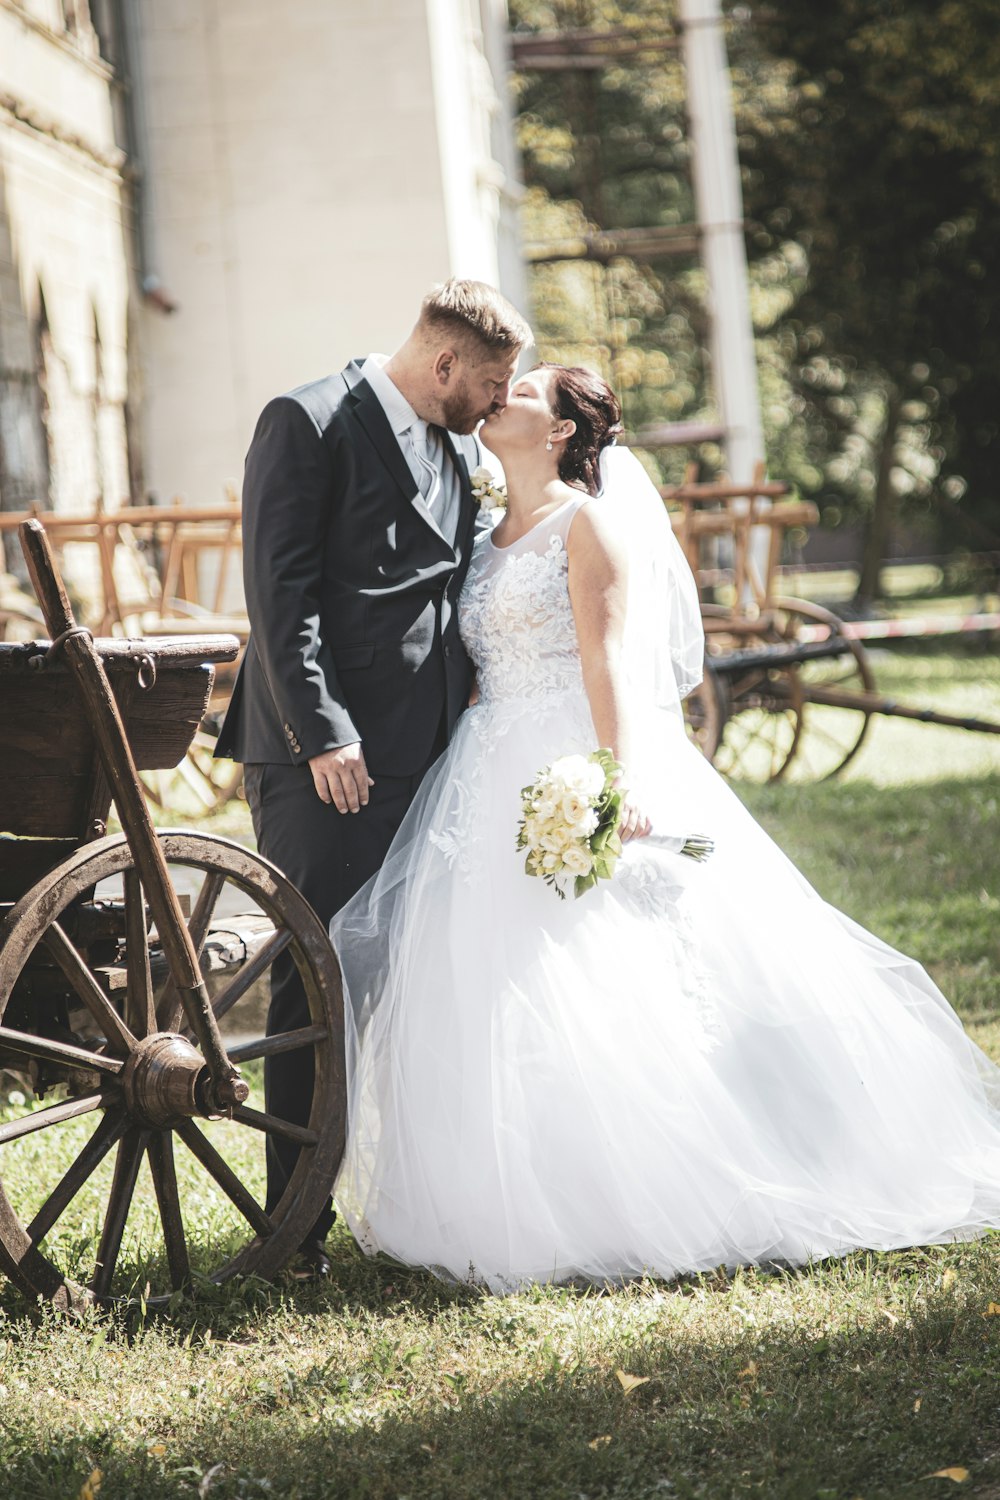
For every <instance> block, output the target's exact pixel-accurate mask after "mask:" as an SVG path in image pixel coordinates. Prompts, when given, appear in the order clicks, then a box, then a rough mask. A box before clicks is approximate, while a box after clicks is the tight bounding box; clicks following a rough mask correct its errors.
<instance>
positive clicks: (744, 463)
mask: <svg viewBox="0 0 1000 1500" xmlns="http://www.w3.org/2000/svg"><path fill="white" fill-rule="evenodd" d="M677 9H678V17H679V20H680V24H681V28H682V31H681V35H682V40H683V48H684V65H685V69H686V71H687V104H688V115H689V117H690V121H691V149H692V156H693V167H694V187H695V202H696V204H697V210H698V220H699V223H700V226H701V233H702V263H703V265H704V267H705V273H706V275H707V278H708V312H709V326H710V330H711V333H710V352H711V360H712V381H713V385H714V388H715V395H716V401H717V403H718V407H719V416H720V418H721V421H722V425H723V427H724V428H725V437H724V443H725V449H726V461H727V464H728V468H729V474H730V477H731V478H732V479H735V480H738V481H739V482H741V483H743V482H746V481H749V479H750V478H751V476H752V474H753V467H754V464H755V463H756V462H757V461H758V460H759V459H762V458H764V436H763V430H762V426H761V417H760V397H759V394H758V389H757V364H756V359H755V356H754V343H753V323H752V321H751V318H750V298H749V289H748V283H747V262H746V251H745V248H744V242H743V194H742V191H741V189H740V168H739V159H738V157H737V153H736V131H735V128H734V125H733V104H732V94H731V90H730V84H729V69H728V64H727V61H726V48H725V38H724V35H723V29H722V26H723V21H722V13H721V10H720V7H719V0H678V4H677ZM755 550H756V549H755Z"/></svg>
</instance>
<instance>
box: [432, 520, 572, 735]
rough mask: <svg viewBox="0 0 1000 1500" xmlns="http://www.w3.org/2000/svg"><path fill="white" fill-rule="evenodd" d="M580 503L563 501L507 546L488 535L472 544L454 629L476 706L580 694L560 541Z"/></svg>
mask: <svg viewBox="0 0 1000 1500" xmlns="http://www.w3.org/2000/svg"><path fill="white" fill-rule="evenodd" d="M586 500H587V496H586V495H580V496H579V497H576V496H574V497H573V498H572V499H571V500H567V501H566V503H565V504H564V505H562V506H560V508H559V509H558V510H556V511H553V512H552V514H551V515H548V516H546V518H545V519H544V520H543V521H540V522H539V524H538V525H537V526H534V527H533V528H532V529H531V531H529V532H527V533H526V534H525V535H524V536H522V537H521V538H519V540H518V541H516V542H512V543H511V544H510V545H509V546H507V547H497V546H496V545H495V544H494V543H493V541H492V539H491V538H490V536H489V535H484V536H482V537H481V538H480V539H479V541H478V543H477V544H476V549H475V551H474V553H473V555H472V560H471V562H470V564H469V574H468V577H467V579H466V582H465V587H464V588H463V590H462V595H461V598H460V600H459V606H458V623H459V629H460V631H461V634H462V640H463V641H464V642H465V646H466V650H467V651H468V653H469V655H470V656H471V657H472V660H473V661H474V662H475V664H476V670H477V672H478V675H479V696H480V701H481V702H482V703H483V704H487V705H491V704H500V703H504V702H509V701H512V700H519V699H520V700H523V699H535V698H549V697H551V696H552V695H553V694H561V693H566V692H583V677H582V674H581V670H580V651H579V647H578V645H577V639H576V625H575V623H574V620H573V609H572V606H571V604H570V598H569V586H568V579H567V569H568V557H567V553H566V537H567V535H568V534H569V528H570V524H571V522H572V520H573V517H574V516H575V514H576V512H577V510H578V509H579V508H580V506H581V505H583V504H585V503H586Z"/></svg>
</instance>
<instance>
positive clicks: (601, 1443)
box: [587, 1432, 611, 1453]
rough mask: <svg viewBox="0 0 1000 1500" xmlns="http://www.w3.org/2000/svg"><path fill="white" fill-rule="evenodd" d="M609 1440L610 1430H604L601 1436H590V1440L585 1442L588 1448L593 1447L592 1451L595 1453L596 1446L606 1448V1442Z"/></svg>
mask: <svg viewBox="0 0 1000 1500" xmlns="http://www.w3.org/2000/svg"><path fill="white" fill-rule="evenodd" d="M610 1441H611V1434H610V1432H606V1433H604V1435H603V1437H598V1438H592V1439H591V1440H590V1442H589V1443H588V1444H587V1447H588V1448H593V1449H594V1451H595V1453H596V1451H597V1449H598V1448H606V1447H607V1446H608V1444H609V1443H610Z"/></svg>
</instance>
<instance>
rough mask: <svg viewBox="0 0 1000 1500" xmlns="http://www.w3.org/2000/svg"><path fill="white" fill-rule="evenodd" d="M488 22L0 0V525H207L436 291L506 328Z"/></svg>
mask: <svg viewBox="0 0 1000 1500" xmlns="http://www.w3.org/2000/svg"><path fill="white" fill-rule="evenodd" d="M506 25H507V18H506V7H505V3H504V0H364V3H363V4H358V3H357V0H296V4H295V5H288V6H275V5H274V4H273V3H272V0H89V3H88V0H0V507H2V508H3V509H6V510H10V509H20V508H21V507H23V506H24V505H26V504H29V503H32V502H36V503H40V504H42V505H49V504H50V505H52V506H53V507H54V508H56V509H59V510H64V511H74V510H83V509H88V508H90V507H92V506H93V505H94V504H95V503H98V502H103V503H104V504H105V505H106V506H109V507H111V506H117V505H119V504H121V503H123V502H127V500H128V498H129V497H130V496H131V497H132V498H133V499H135V500H139V499H142V498H144V497H145V495H146V494H147V493H151V494H153V495H154V496H155V497H156V498H158V499H162V500H167V499H169V498H171V497H172V496H174V495H181V496H182V497H183V498H184V499H186V500H188V501H190V502H192V503H204V504H213V503H216V502H217V501H218V500H219V499H220V498H221V495H222V491H223V486H224V485H225V484H226V483H227V482H235V483H236V484H237V485H238V482H239V477H240V473H241V470H242V462H243V456H244V453H245V451H246V447H247V444H248V442H249V439H250V436H251V434H252V431H253V425H254V421H255V418H256V415H257V412H258V411H259V409H260V407H261V406H262V405H263V403H264V402H265V401H266V400H267V399H268V398H269V397H270V396H272V395H274V394H275V393H277V392H279V391H281V390H284V389H287V388H289V387H291V386H293V385H296V384H298V383H300V382H301V381H304V380H308V379H311V378H313V377H315V376H318V375H321V374H324V373H326V372H327V371H329V370H331V369H334V368H339V367H340V365H342V364H343V363H344V362H345V361H346V360H347V359H348V358H350V357H351V356H352V355H355V354H358V353H365V352H367V351H368V350H369V349H372V348H382V349H387V348H389V347H391V346H393V345H394V344H395V343H396V342H398V341H399V340H400V339H401V338H402V337H403V336H404V335H405V334H406V332H407V331H408V329H409V327H410V325H411V323H412V321H413V317H414V314H415V311H416V308H417V305H418V302H419V299H420V296H421V295H422V293H423V292H424V290H426V288H427V287H428V286H429V285H430V284H431V283H433V282H435V281H438V280H441V279H443V278H444V277H445V276H448V275H450V274H460V275H473V276H479V277H482V278H483V279H485V280H488V281H491V282H494V283H495V284H498V285H500V286H501V287H502V288H503V289H504V290H505V291H506V292H507V293H508V295H510V296H511V297H512V298H513V300H515V301H516V302H518V303H519V304H520V305H522V306H523V305H524V302H525V294H524V287H523V284H522V280H521V277H522V271H521V262H520V257H519V255H518V250H517V236H516V228H515V199H516V187H515V186H514V182H515V175H516V174H515V169H514V152H513V144H512V137H511V131H510V120H509V114H508V106H507V104H506V102H505V92H506V91H505V81H504V75H505V71H506Z"/></svg>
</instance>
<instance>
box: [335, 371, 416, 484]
mask: <svg viewBox="0 0 1000 1500" xmlns="http://www.w3.org/2000/svg"><path fill="white" fill-rule="evenodd" d="M351 396H352V397H353V400H354V415H355V416H356V417H357V419H358V421H359V422H360V423H361V425H362V427H363V428H364V429H365V432H366V433H367V434H368V436H369V438H370V439H371V443H372V447H373V448H374V449H375V452H376V453H377V454H378V456H379V458H380V459H381V460H382V462H383V463H384V464H385V466H386V468H387V469H388V470H389V473H390V474H391V475H392V477H393V479H394V480H395V482H396V484H397V485H398V486H399V488H400V489H401V490H402V492H403V494H404V495H405V496H406V498H407V500H412V498H413V492H414V490H417V486H416V484H415V482H414V479H413V475H412V474H411V473H410V466H409V464H408V463H407V462H406V459H405V458H404V457H403V450H402V449H401V448H400V446H399V443H398V442H397V440H396V434H395V433H394V432H393V430H392V428H391V427H390V426H389V418H388V417H387V416H386V414H385V412H384V410H383V409H382V403H381V401H380V400H379V399H378V397H377V396H376V394H375V392H374V391H373V390H372V388H371V386H370V385H369V384H368V382H367V380H364V379H361V378H360V377H359V379H358V380H357V381H356V382H355V383H353V384H352V388H351ZM417 493H418V494H419V493H420V491H419V490H417Z"/></svg>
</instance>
